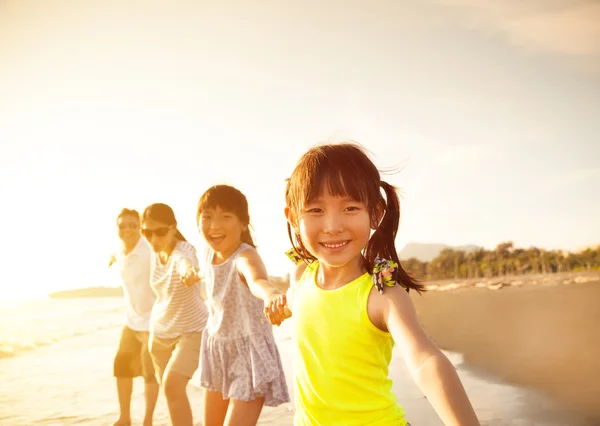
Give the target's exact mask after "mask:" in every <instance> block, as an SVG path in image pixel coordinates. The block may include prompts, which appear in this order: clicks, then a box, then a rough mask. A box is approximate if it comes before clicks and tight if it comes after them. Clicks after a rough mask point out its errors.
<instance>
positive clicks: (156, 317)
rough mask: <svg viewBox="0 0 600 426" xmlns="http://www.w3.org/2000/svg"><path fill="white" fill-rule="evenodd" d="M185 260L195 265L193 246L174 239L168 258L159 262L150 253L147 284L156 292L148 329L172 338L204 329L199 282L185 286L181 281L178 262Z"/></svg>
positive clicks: (204, 311)
mask: <svg viewBox="0 0 600 426" xmlns="http://www.w3.org/2000/svg"><path fill="white" fill-rule="evenodd" d="M182 259H187V260H188V261H189V262H190V263H191V264H192V265H193V266H194V267H196V268H197V267H198V257H197V255H196V249H195V248H194V246H192V245H191V244H190V243H188V242H187V241H178V242H177V244H176V245H175V247H174V248H173V252H172V253H171V256H169V260H168V261H167V263H166V264H164V265H163V264H162V263H161V262H160V259H159V258H158V256H157V255H156V254H155V253H152V272H151V281H150V282H151V285H152V289H153V290H154V292H155V293H156V296H157V298H156V303H155V304H154V307H153V308H152V316H151V321H150V330H151V332H152V333H153V334H155V335H156V336H158V337H162V338H175V337H178V336H181V335H182V334H184V333H194V332H199V331H202V330H204V327H205V326H206V320H207V319H208V310H207V309H206V304H205V302H204V299H203V298H202V297H201V290H200V289H201V287H200V284H196V285H194V286H191V287H186V286H185V285H184V284H183V283H182V282H181V276H180V275H179V264H180V263H181V262H182Z"/></svg>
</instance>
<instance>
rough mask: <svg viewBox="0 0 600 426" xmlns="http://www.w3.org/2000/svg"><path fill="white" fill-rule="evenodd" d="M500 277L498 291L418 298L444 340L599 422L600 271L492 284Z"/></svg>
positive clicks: (474, 362)
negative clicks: (500, 286) (501, 285)
mask: <svg viewBox="0 0 600 426" xmlns="http://www.w3.org/2000/svg"><path fill="white" fill-rule="evenodd" d="M463 283H464V282H463ZM499 283H503V285H504V286H503V287H502V288H500V289H499V290H496V291H494V290H490V289H488V288H486V287H484V286H481V287H476V286H475V285H473V286H470V287H463V288H462V289H457V290H452V291H442V292H440V291H431V292H428V293H426V294H424V295H423V296H417V295H413V300H414V302H415V306H416V308H417V312H418V314H419V318H420V319H421V322H422V324H423V325H424V327H425V328H426V329H427V331H428V333H429V334H430V335H431V336H432V337H433V338H434V340H435V341H436V343H437V344H438V346H440V347H443V348H445V349H447V350H450V351H457V352H461V353H462V354H463V355H464V357H465V361H466V362H467V363H468V364H469V365H470V366H472V367H474V368H476V367H479V368H481V369H483V370H485V371H488V372H490V373H492V374H494V375H496V376H497V377H499V378H502V379H504V380H506V381H507V382H510V383H513V384H517V385H522V386H527V387H532V388H535V389H537V390H538V391H540V392H542V393H544V394H546V395H549V396H551V397H552V398H553V399H556V400H559V401H561V402H563V403H565V404H566V405H568V406H570V407H573V408H575V409H576V410H577V411H579V412H581V413H584V414H585V415H586V416H587V417H589V418H594V419H595V422H593V424H600V302H599V301H600V273H598V272H596V273H591V274H554V275H546V276H537V277H535V276H533V277H514V278H504V279H496V280H495V282H493V283H490V284H491V285H492V286H495V287H492V288H497V285H498V284H499ZM445 284H446V285H447V284H448V283H445ZM471 284H473V283H471ZM566 424H571V423H566Z"/></svg>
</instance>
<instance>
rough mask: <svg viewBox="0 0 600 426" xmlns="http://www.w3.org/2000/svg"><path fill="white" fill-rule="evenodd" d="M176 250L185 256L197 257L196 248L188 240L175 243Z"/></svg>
mask: <svg viewBox="0 0 600 426" xmlns="http://www.w3.org/2000/svg"><path fill="white" fill-rule="evenodd" d="M175 250H176V251H178V252H179V253H180V255H182V256H184V257H190V256H193V257H197V253H196V248H195V247H194V246H193V245H191V244H190V243H188V242H187V241H178V242H177V244H176V245H175Z"/></svg>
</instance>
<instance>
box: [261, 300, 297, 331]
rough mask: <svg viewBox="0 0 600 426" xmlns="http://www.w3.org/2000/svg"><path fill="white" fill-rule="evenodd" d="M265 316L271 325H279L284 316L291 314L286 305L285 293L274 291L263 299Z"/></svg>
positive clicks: (287, 316)
mask: <svg viewBox="0 0 600 426" xmlns="http://www.w3.org/2000/svg"><path fill="white" fill-rule="evenodd" d="M264 312H265V316H266V317H267V319H268V320H269V322H270V323H271V324H273V325H280V324H281V323H282V322H283V321H284V320H285V319H286V318H289V317H291V316H292V312H291V311H290V310H289V308H288V307H287V300H286V297H285V294H281V293H274V294H272V295H271V296H270V297H269V298H268V299H267V300H265V310H264Z"/></svg>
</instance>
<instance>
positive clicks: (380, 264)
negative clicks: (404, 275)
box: [373, 257, 398, 294]
mask: <svg viewBox="0 0 600 426" xmlns="http://www.w3.org/2000/svg"><path fill="white" fill-rule="evenodd" d="M397 267H398V264H397V263H396V262H394V261H393V260H387V259H381V258H380V257H376V258H375V266H374V267H373V284H374V285H375V286H376V287H377V290H379V293H381V294H383V286H384V285H385V286H387V287H393V286H394V285H395V284H396V281H394V279H393V278H392V274H393V272H394V271H395V270H396V268H397Z"/></svg>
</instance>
